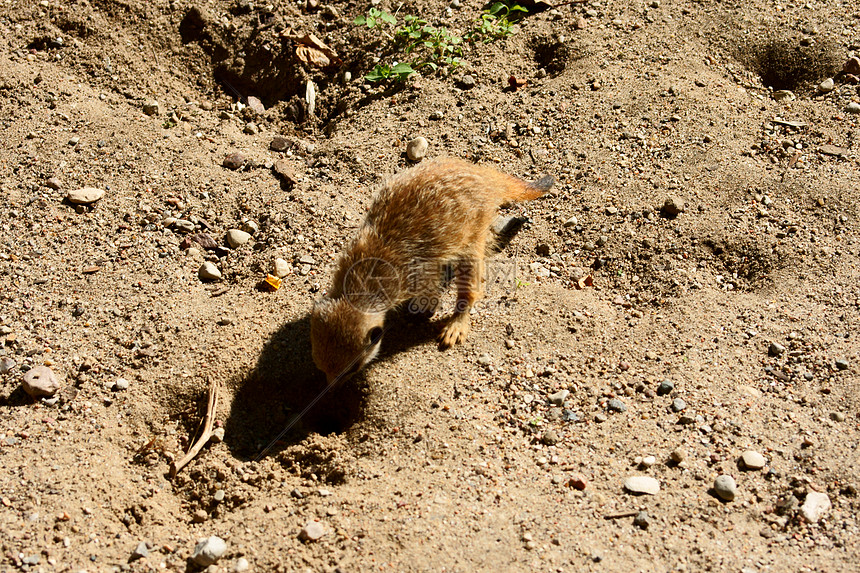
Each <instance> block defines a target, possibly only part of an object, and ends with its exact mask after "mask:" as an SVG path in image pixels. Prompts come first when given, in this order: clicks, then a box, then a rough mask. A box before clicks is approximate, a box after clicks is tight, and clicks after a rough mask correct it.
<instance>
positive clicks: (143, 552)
mask: <svg viewBox="0 0 860 573" xmlns="http://www.w3.org/2000/svg"><path fill="white" fill-rule="evenodd" d="M145 557H149V547H148V546H147V545H146V541H141V542H140V543H138V544H137V547H136V548H135V549H134V551H132V552H131V558H130V560H131V561H134V560H136V559H143V558H145Z"/></svg>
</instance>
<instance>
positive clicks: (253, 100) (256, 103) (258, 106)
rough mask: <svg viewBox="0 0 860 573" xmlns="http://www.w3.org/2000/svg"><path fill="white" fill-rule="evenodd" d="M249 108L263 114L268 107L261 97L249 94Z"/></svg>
mask: <svg viewBox="0 0 860 573" xmlns="http://www.w3.org/2000/svg"><path fill="white" fill-rule="evenodd" d="M248 108H249V109H250V110H251V111H253V112H254V113H256V114H257V115H260V114H263V113H265V111H266V108H265V106H264V105H263V102H261V101H260V98H258V97H254V96H248Z"/></svg>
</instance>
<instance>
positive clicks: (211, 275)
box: [197, 261, 221, 281]
mask: <svg viewBox="0 0 860 573" xmlns="http://www.w3.org/2000/svg"><path fill="white" fill-rule="evenodd" d="M197 276H198V277H200V280H202V281H219V280H221V271H219V270H218V267H216V266H215V265H214V264H212V263H210V262H209V261H206V262H205V263H203V264H202V265H200V269H199V270H198V271H197Z"/></svg>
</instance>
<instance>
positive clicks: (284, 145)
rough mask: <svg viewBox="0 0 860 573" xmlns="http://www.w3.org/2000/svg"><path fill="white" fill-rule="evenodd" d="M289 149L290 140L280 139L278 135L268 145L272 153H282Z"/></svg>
mask: <svg viewBox="0 0 860 573" xmlns="http://www.w3.org/2000/svg"><path fill="white" fill-rule="evenodd" d="M289 148H290V140H289V139H287V138H286V137H281V136H280V135H277V136H275V137H274V138H272V141H271V143H269V149H271V150H272V151H278V152H283V151H286V150H287V149H289Z"/></svg>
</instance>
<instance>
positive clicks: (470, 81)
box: [457, 74, 476, 90]
mask: <svg viewBox="0 0 860 573" xmlns="http://www.w3.org/2000/svg"><path fill="white" fill-rule="evenodd" d="M475 85H476V82H475V76H473V75H471V74H466V75H465V76H463V77H462V78H460V79H459V80H457V87H458V88H460V89H461V90H470V89H472V88H473V87H475Z"/></svg>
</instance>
